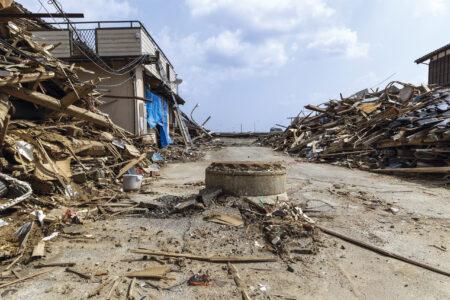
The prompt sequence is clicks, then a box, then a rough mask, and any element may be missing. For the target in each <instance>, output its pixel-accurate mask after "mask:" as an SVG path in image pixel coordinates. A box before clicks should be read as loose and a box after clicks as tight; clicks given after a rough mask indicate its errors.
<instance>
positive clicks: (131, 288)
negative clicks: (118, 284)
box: [127, 277, 136, 300]
mask: <svg viewBox="0 0 450 300" xmlns="http://www.w3.org/2000/svg"><path fill="white" fill-rule="evenodd" d="M135 283H136V277H133V279H131V282H130V286H129V287H128V292H127V299H128V300H134V299H135V297H134V295H133V291H134V285H135Z"/></svg>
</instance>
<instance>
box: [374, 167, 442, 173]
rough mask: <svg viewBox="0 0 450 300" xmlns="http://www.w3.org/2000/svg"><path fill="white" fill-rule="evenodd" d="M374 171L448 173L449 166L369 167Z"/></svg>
mask: <svg viewBox="0 0 450 300" xmlns="http://www.w3.org/2000/svg"><path fill="white" fill-rule="evenodd" d="M370 171H372V172H376V173H397V172H398V173H450V166H447V167H424V168H398V169H371V170H370Z"/></svg>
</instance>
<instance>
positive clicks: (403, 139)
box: [260, 81, 450, 174]
mask: <svg viewBox="0 0 450 300" xmlns="http://www.w3.org/2000/svg"><path fill="white" fill-rule="evenodd" d="M397 86H402V88H397ZM305 109H309V110H311V111H312V112H311V113H310V114H307V115H306V116H305V117H303V118H300V117H298V118H295V119H294V120H293V122H292V124H291V125H290V126H289V127H288V128H287V129H286V130H285V132H284V133H282V134H272V135H269V136H268V137H265V138H262V139H260V141H261V143H262V144H263V145H271V146H273V147H274V148H275V149H276V150H280V151H287V152H290V153H295V154H299V155H300V156H302V157H305V158H308V159H311V160H315V161H321V162H333V163H336V164H340V165H344V166H348V167H350V168H360V169H363V170H372V171H375V172H397V171H396V170H398V172H403V173H428V172H429V173H441V174H442V173H448V167H449V164H450V160H449V158H448V153H449V151H450V122H449V116H450V115H449V111H450V89H448V88H445V87H439V86H414V85H411V84H406V83H402V82H398V81H394V82H391V83H389V84H388V85H387V86H386V88H385V89H382V90H377V91H375V92H371V93H369V92H368V91H367V90H365V91H364V92H361V93H356V94H355V95H353V96H350V97H347V98H344V97H342V95H341V99H339V100H330V101H328V102H326V103H325V104H324V105H323V107H322V106H321V107H316V106H314V105H307V106H305ZM313 114H315V115H313ZM383 170H386V171H383Z"/></svg>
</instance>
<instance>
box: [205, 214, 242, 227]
mask: <svg viewBox="0 0 450 300" xmlns="http://www.w3.org/2000/svg"><path fill="white" fill-rule="evenodd" d="M204 220H207V221H211V222H214V223H219V224H224V225H230V226H235V227H239V226H242V225H244V221H243V220H242V219H238V218H235V217H232V216H229V215H227V214H223V213H220V212H217V211H214V210H213V211H211V212H210V214H209V215H208V216H206V217H204Z"/></svg>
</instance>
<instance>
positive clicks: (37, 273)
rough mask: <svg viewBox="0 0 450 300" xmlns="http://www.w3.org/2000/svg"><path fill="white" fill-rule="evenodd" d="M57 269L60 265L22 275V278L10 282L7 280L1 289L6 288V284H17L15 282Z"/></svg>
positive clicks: (0, 286)
mask: <svg viewBox="0 0 450 300" xmlns="http://www.w3.org/2000/svg"><path fill="white" fill-rule="evenodd" d="M56 269H58V267H54V268H49V269H45V270H42V271H38V272H36V273H33V274H30V275H27V276H24V277H21V278H20V279H15V280H11V281H8V282H6V283H4V284H2V285H0V289H1V288H4V287H6V286H9V285H12V284H15V283H17V282H21V281H24V280H27V279H30V278H33V277H36V276H39V275H42V274H45V273H48V272H51V271H54V270H56Z"/></svg>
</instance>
